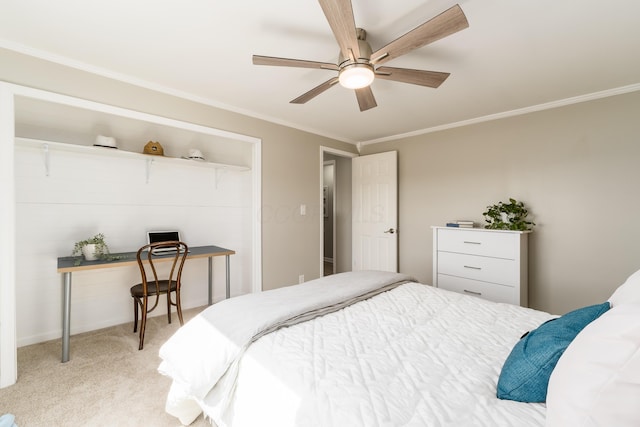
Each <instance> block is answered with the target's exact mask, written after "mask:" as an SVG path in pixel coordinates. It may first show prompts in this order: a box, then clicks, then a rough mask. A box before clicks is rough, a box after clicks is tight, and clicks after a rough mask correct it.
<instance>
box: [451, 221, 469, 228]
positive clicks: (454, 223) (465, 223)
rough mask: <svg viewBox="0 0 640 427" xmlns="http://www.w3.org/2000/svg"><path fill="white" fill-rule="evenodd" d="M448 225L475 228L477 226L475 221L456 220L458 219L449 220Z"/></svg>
mask: <svg viewBox="0 0 640 427" xmlns="http://www.w3.org/2000/svg"><path fill="white" fill-rule="evenodd" d="M447 227H457V228H473V227H475V223H474V222H473V221H467V220H456V221H451V222H448V223H447Z"/></svg>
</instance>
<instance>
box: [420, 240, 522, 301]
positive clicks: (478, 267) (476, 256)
mask: <svg viewBox="0 0 640 427" xmlns="http://www.w3.org/2000/svg"><path fill="white" fill-rule="evenodd" d="M432 229H433V285H434V286H436V287H438V288H443V289H447V290H450V291H455V292H460V293H464V294H467V295H475V296H478V297H480V298H485V299H488V300H491V301H496V302H506V303H509V304H516V305H521V306H523V307H526V306H527V304H528V301H527V299H528V298H527V240H528V233H529V232H528V231H507V230H485V229H483V228H454V227H432Z"/></svg>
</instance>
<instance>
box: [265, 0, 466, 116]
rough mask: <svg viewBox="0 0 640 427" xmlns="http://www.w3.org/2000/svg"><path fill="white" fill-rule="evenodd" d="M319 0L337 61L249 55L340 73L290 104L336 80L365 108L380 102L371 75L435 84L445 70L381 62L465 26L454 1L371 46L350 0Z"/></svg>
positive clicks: (273, 62)
mask: <svg viewBox="0 0 640 427" xmlns="http://www.w3.org/2000/svg"><path fill="white" fill-rule="evenodd" d="M318 2H319V3H320V6H321V7H322V10H323V12H324V15H325V16H326V18H327V21H329V26H330V27H331V30H332V31H333V35H334V36H335V38H336V40H337V41H338V45H339V46H340V54H339V57H338V63H337V64H332V63H329V62H316V61H306V60H301V59H289V58H277V57H273V56H260V55H253V63H254V64H255V65H275V66H281V67H300V68H319V69H322V70H332V71H337V72H338V75H337V76H335V77H332V78H331V79H329V80H327V81H326V82H324V83H322V84H320V85H319V86H316V87H315V88H313V89H311V90H310V91H308V92H306V93H304V94H302V95H301V96H299V97H297V98H296V99H294V100H292V101H291V103H292V104H304V103H305V102H307V101H309V100H311V99H313V98H314V97H316V96H318V95H320V94H321V93H323V92H324V91H326V90H327V89H329V88H330V87H332V86H334V85H335V84H336V83H338V82H339V83H340V84H341V85H342V86H344V87H346V88H349V89H355V92H356V97H357V99H358V105H359V106H360V111H366V110H368V109H370V108H373V107H376V106H377V105H378V104H376V100H375V98H374V96H373V92H372V91H371V86H370V85H371V83H372V82H373V80H374V79H375V78H378V79H385V80H393V81H397V82H404V83H411V84H415V85H420V86H427V87H432V88H437V87H438V86H440V85H441V84H442V82H444V81H445V80H446V79H447V77H449V73H441V72H437V71H425V70H413V69H409V68H394V67H380V66H379V65H380V64H382V63H384V62H387V61H390V60H392V59H393V58H397V57H399V56H401V55H404V54H406V53H408V52H410V51H412V50H414V49H417V48H419V47H422V46H425V45H427V44H429V43H433V42H435V41H436V40H440V39H442V38H444V37H447V36H449V35H451V34H454V33H457V32H458V31H460V30H463V29H465V28H467V27H468V26H469V23H468V22H467V18H466V16H465V15H464V13H463V12H462V9H461V8H460V6H459V5H455V6H453V7H451V8H449V9H447V10H446V11H444V12H442V13H441V14H440V15H438V16H436V17H434V18H432V19H430V20H428V21H426V22H424V23H423V24H421V25H419V26H418V27H416V28H414V29H413V30H411V31H409V32H408V33H406V34H404V35H402V36H400V37H399V38H397V39H396V40H394V41H392V42H391V43H389V44H387V45H386V46H384V47H382V48H380V49H378V50H376V51H372V49H371V46H370V45H369V43H368V42H367V41H366V32H365V31H364V30H363V29H361V28H356V26H355V21H354V17H353V9H352V7H351V0H318Z"/></svg>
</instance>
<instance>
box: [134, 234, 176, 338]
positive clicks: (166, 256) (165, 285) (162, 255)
mask: <svg viewBox="0 0 640 427" xmlns="http://www.w3.org/2000/svg"><path fill="white" fill-rule="evenodd" d="M188 250H189V248H188V247H187V245H186V244H185V243H183V242H178V241H171V242H156V243H151V244H148V245H144V246H143V247H141V248H140V249H138V253H137V255H136V256H137V260H138V266H139V267H140V276H141V278H142V282H141V283H138V284H137V285H134V286H132V287H131V296H132V297H133V312H134V322H133V332H136V331H137V330H138V309H140V312H141V314H142V318H141V322H140V345H139V346H138V350H142V346H143V344H144V331H145V328H146V326H147V313H150V312H152V311H153V310H154V309H155V308H156V307H157V306H158V301H159V299H160V295H163V294H166V295H167V317H168V319H169V323H171V306H175V307H176V309H177V312H178V318H179V319H180V325H183V324H184V322H183V320H182V306H181V304H180V287H181V285H182V282H181V279H182V267H183V266H184V262H185V260H186V259H187V252H188ZM158 263H170V266H171V270H170V273H169V276H168V277H166V278H160V277H159V276H158ZM148 270H150V273H148ZM172 293H175V301H172V300H171V294H172ZM154 297H155V301H153V302H152V306H151V307H150V301H149V300H150V299H151V300H153V298H154Z"/></svg>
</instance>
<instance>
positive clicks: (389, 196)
mask: <svg viewBox="0 0 640 427" xmlns="http://www.w3.org/2000/svg"><path fill="white" fill-rule="evenodd" d="M352 174H353V176H352V185H353V206H352V209H353V242H352V244H353V265H352V269H353V271H359V270H383V271H396V272H397V271H398V153H397V151H388V152H386V153H380V154H371V155H368V156H361V157H355V158H354V159H353V163H352Z"/></svg>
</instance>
